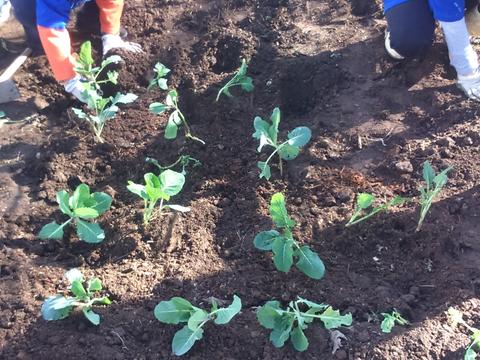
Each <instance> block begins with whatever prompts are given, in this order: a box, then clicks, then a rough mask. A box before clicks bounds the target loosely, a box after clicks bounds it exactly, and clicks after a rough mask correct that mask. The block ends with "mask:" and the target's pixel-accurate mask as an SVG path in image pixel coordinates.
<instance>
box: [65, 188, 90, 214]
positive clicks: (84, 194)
mask: <svg viewBox="0 0 480 360" xmlns="http://www.w3.org/2000/svg"><path fill="white" fill-rule="evenodd" d="M89 198H90V188H89V187H88V185H86V184H80V185H78V186H77V188H76V189H75V191H74V192H73V196H72V197H71V198H70V201H69V205H70V208H71V209H73V210H75V209H76V208H77V207H81V206H82V204H83V202H84V201H85V200H87V199H89Z"/></svg>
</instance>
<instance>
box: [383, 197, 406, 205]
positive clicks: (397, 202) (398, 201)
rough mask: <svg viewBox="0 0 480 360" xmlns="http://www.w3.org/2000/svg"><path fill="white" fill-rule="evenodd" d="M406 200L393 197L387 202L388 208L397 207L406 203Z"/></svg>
mask: <svg viewBox="0 0 480 360" xmlns="http://www.w3.org/2000/svg"><path fill="white" fill-rule="evenodd" d="M408 201H409V199H408V198H404V197H402V196H395V197H394V198H393V199H392V200H390V201H389V203H388V206H398V205H402V204H404V203H406V202H408Z"/></svg>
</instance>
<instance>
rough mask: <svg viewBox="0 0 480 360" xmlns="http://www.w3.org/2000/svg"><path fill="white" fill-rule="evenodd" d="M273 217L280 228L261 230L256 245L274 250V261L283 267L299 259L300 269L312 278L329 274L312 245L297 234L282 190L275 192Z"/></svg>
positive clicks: (272, 200)
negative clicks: (295, 234)
mask: <svg viewBox="0 0 480 360" xmlns="http://www.w3.org/2000/svg"><path fill="white" fill-rule="evenodd" d="M270 217H271V218H272V221H273V223H274V224H275V226H276V227H277V229H273V230H268V231H262V232H260V233H258V234H257V235H256V236H255V239H254V240H253V244H254V246H255V247H256V248H257V249H259V250H262V251H271V252H273V263H274V264H275V267H276V268H277V270H279V271H282V272H285V273H286V272H288V271H290V268H291V267H292V265H293V262H294V260H295V266H296V267H297V268H298V270H300V271H301V272H303V273H304V274H305V275H307V276H308V277H310V278H312V279H316V280H319V279H321V278H322V277H323V275H324V274H325V265H324V264H323V262H322V260H321V259H320V257H319V256H318V255H317V253H316V252H314V251H312V250H311V249H310V247H309V246H308V245H301V244H299V243H298V242H297V241H296V240H295V239H294V238H293V235H292V230H293V228H294V227H295V221H293V220H292V219H291V218H290V217H289V216H288V213H287V208H286V206H285V198H284V197H283V195H282V194H281V193H276V194H274V195H273V196H272V199H271V201H270Z"/></svg>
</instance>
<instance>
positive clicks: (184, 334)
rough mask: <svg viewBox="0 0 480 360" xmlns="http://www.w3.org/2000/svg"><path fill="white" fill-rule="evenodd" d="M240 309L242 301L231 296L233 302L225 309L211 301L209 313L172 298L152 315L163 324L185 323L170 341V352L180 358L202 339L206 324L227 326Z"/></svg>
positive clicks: (184, 301)
mask: <svg viewBox="0 0 480 360" xmlns="http://www.w3.org/2000/svg"><path fill="white" fill-rule="evenodd" d="M241 309H242V301H241V300H240V298H239V297H238V296H237V295H233V302H232V303H231V304H230V305H229V306H227V307H225V308H219V307H218V304H217V302H216V301H215V300H213V304H212V307H211V309H210V311H206V310H203V309H200V308H198V307H195V306H193V305H192V304H191V303H190V302H188V301H187V300H185V299H183V298H181V297H173V298H171V299H170V300H169V301H161V302H160V303H159V304H158V305H157V306H156V307H155V310H154V315H155V318H157V320H158V321H160V322H162V323H165V324H175V325H177V324H180V323H186V325H185V326H184V327H183V328H182V329H180V330H179V331H177V332H176V333H175V336H174V337H173V340H172V350H173V352H174V354H175V355H177V356H180V355H183V354H185V353H186V352H188V351H189V350H190V349H191V348H192V346H193V345H194V344H195V342H196V341H197V340H200V339H202V337H203V327H204V325H205V324H206V323H208V322H209V321H213V322H214V323H215V324H216V325H224V324H228V323H229V322H230V320H232V318H233V317H234V316H235V315H237V314H238V313H239V312H240V310H241Z"/></svg>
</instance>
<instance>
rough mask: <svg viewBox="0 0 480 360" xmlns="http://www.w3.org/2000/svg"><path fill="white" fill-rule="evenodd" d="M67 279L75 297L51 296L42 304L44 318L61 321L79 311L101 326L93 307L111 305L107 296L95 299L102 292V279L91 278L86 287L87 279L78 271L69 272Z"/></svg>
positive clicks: (66, 275) (94, 323)
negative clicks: (96, 294)
mask: <svg viewBox="0 0 480 360" xmlns="http://www.w3.org/2000/svg"><path fill="white" fill-rule="evenodd" d="M65 278H66V279H67V281H68V282H69V284H70V287H69V290H70V292H71V293H72V294H73V296H64V295H60V294H57V295H53V296H49V297H48V298H47V299H46V300H45V301H44V303H43V304H42V317H43V318H44V319H45V320H47V321H52V320H61V319H65V318H67V317H68V316H70V314H71V313H72V311H73V310H74V309H78V310H81V311H82V312H83V315H85V317H86V318H87V319H88V321H90V322H91V323H92V324H93V325H98V324H100V315H98V314H97V313H95V312H94V311H93V310H92V306H93V305H110V304H111V301H110V300H109V299H108V297H106V296H103V297H94V296H95V293H96V292H98V291H101V290H102V282H101V281H100V279H99V278H91V279H90V280H88V281H87V283H86V287H85V286H84V284H85V279H84V278H83V275H82V273H81V272H80V270H78V269H72V270H69V271H67V272H66V273H65Z"/></svg>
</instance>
